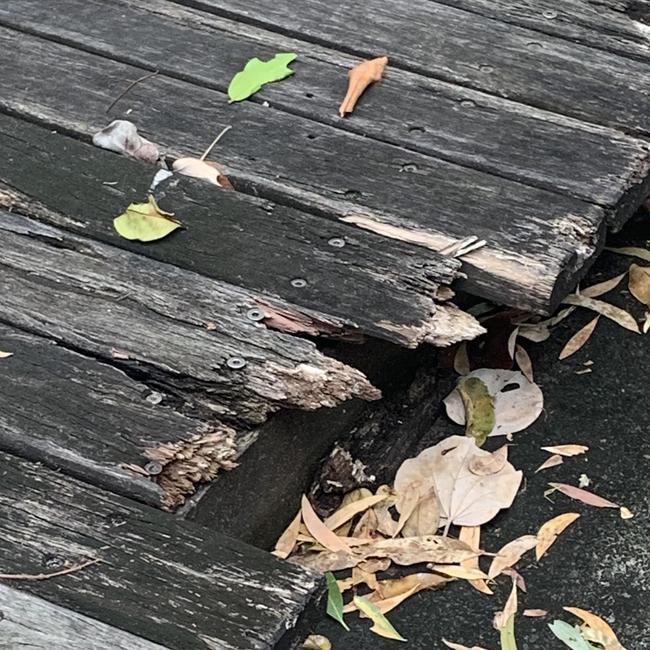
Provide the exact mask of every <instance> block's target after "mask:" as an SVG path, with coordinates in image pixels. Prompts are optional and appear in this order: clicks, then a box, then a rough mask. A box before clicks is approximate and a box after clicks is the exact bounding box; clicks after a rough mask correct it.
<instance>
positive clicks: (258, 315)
mask: <svg viewBox="0 0 650 650" xmlns="http://www.w3.org/2000/svg"><path fill="white" fill-rule="evenodd" d="M246 318H248V320H252V321H254V322H256V323H257V322H259V321H261V320H264V319H265V318H266V314H265V313H264V312H263V311H262V310H261V309H257V308H255V307H254V308H253V309H249V310H248V311H247V312H246Z"/></svg>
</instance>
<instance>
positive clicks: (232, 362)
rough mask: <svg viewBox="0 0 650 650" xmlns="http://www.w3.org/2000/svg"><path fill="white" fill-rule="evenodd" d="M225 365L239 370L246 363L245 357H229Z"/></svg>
mask: <svg viewBox="0 0 650 650" xmlns="http://www.w3.org/2000/svg"><path fill="white" fill-rule="evenodd" d="M226 365H227V366H228V367H229V368H230V369H231V370H241V369H242V368H243V367H244V366H245V365H246V359H242V358H241V357H230V359H228V361H226Z"/></svg>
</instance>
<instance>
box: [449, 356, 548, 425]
mask: <svg viewBox="0 0 650 650" xmlns="http://www.w3.org/2000/svg"><path fill="white" fill-rule="evenodd" d="M469 377H476V378H478V379H480V380H481V381H482V382H483V383H484V384H485V385H486V386H487V389H488V392H489V393H490V395H492V396H493V397H494V416H495V419H496V423H495V425H494V428H493V429H492V433H490V436H500V435H508V434H510V433H516V432H517V431H521V430H523V429H525V428H527V427H528V426H530V425H531V424H532V423H533V422H535V420H537V418H538V417H539V416H540V414H541V413H542V409H543V407H544V396H543V395H542V391H541V390H540V388H539V386H538V385H537V384H534V383H531V382H530V381H528V379H526V377H524V375H523V374H522V373H520V372H518V371H516V370H495V369H492V368H481V369H480V370H474V371H473V372H471V373H470V374H469V375H467V378H469ZM506 387H508V390H507V391H505V392H504V388H506ZM511 387H514V390H510V388H511ZM444 404H445V408H446V409H447V415H448V416H449V417H450V418H451V419H452V420H453V421H454V422H456V424H463V425H464V424H465V406H464V404H463V400H462V398H461V396H460V394H459V392H458V389H457V388H455V389H454V390H453V391H452V392H451V393H450V394H449V395H448V396H447V397H446V398H445V399H444Z"/></svg>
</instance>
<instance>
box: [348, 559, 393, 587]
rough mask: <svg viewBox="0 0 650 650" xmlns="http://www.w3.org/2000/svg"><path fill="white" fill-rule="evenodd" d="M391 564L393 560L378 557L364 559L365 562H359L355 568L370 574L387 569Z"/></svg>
mask: <svg viewBox="0 0 650 650" xmlns="http://www.w3.org/2000/svg"><path fill="white" fill-rule="evenodd" d="M390 565H391V561H390V560H389V559H387V558H380V557H376V558H372V559H370V560H364V561H363V562H359V564H358V565H357V566H356V567H354V569H361V570H362V571H363V572H364V573H367V574H368V573H377V572H379V571H387V570H388V568H389V567H390ZM354 569H352V571H353V572H354ZM375 580H376V578H375ZM368 586H370V585H368Z"/></svg>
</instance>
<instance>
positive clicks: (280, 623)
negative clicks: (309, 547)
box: [0, 452, 322, 650]
mask: <svg viewBox="0 0 650 650" xmlns="http://www.w3.org/2000/svg"><path fill="white" fill-rule="evenodd" d="M0 514H1V516H0V538H2V544H0V566H2V569H3V572H5V573H28V574H39V573H48V572H52V571H55V570H57V569H60V568H63V567H64V566H66V565H68V566H69V565H72V564H75V563H77V562H79V561H81V560H83V559H86V558H99V559H100V560H101V561H100V562H99V563H97V564H94V565H92V566H89V567H86V568H85V569H83V570H80V571H77V572H75V573H70V574H68V575H65V576H60V577H57V578H50V579H48V580H42V581H37V582H35V581H11V583H10V585H11V587H15V588H16V589H20V590H21V591H23V592H25V593H27V594H31V595H32V596H36V597H39V598H42V599H44V600H46V601H50V602H51V603H52V604H53V606H61V607H64V608H65V609H71V610H73V611H76V612H77V613H78V614H79V615H81V616H82V617H84V618H85V617H89V618H90V619H95V621H94V625H95V626H97V628H98V632H100V633H101V631H102V629H105V628H104V626H103V624H106V625H110V626H113V627H115V628H118V630H121V631H122V632H119V633H118V634H117V635H116V642H117V640H123V639H124V638H125V637H127V635H126V634H124V633H129V634H131V635H135V636H136V637H139V639H140V641H139V645H137V644H134V645H130V646H128V647H129V648H138V649H140V648H142V650H154V649H155V648H159V647H160V646H163V647H164V648H170V649H171V648H173V649H174V650H215V649H218V650H270V649H271V648H274V647H276V644H277V643H278V642H281V640H283V639H285V640H286V638H287V635H291V630H292V629H293V627H294V625H295V624H296V621H297V619H298V618H299V617H300V615H301V613H302V612H303V610H304V608H305V606H306V605H307V604H308V603H309V601H310V600H311V599H312V598H313V597H315V596H316V595H318V594H319V593H320V592H321V591H322V578H321V577H320V576H318V575H316V574H313V573H310V572H308V571H305V570H303V569H300V568H298V567H292V566H291V565H288V564H287V563H285V562H280V561H278V560H277V559H275V558H274V557H273V556H271V555H270V554H267V553H265V552H263V551H260V550H258V549H255V548H253V547H250V546H246V545H245V544H242V543H241V542H238V541H235V540H232V539H230V538H228V537H225V536H223V535H219V534H217V533H212V532H210V531H208V530H207V529H205V528H202V527H199V526H196V525H195V524H191V523H188V522H184V521H181V520H173V519H172V518H170V517H169V516H167V515H165V514H164V513H162V512H160V511H157V510H155V509H153V508H147V507H146V506H141V505H139V504H137V503H135V502H133V501H130V500H128V499H125V498H122V497H117V496H115V495H111V494H108V493H106V492H103V491H101V490H98V489H96V488H94V487H91V486H89V485H87V484H84V483H80V482H78V481H76V480H74V479H70V478H68V477H65V476H63V475H61V474H58V473H56V472H52V471H50V470H48V469H46V468H44V467H42V466H41V465H38V464H32V463H29V462H27V461H24V460H19V459H17V458H15V457H12V456H9V455H6V454H4V453H2V452H0ZM1 594H2V592H1V591H0V601H1V600H2V598H3V596H2V595H1ZM31 602H34V601H31ZM40 607H41V609H42V607H44V605H42V604H41V605H40ZM10 612H12V613H11V618H10V621H11V620H15V618H14V617H15V614H14V613H13V609H12V610H10ZM29 615H30V612H29V610H21V613H20V616H21V617H22V619H23V620H24V619H25V617H28V616H29ZM78 621H79V619H78V618H77V620H76V621H75V622H78ZM68 622H69V619H68V621H66V619H65V617H64V618H63V619H62V620H61V621H60V622H59V623H58V627H59V633H60V634H61V633H64V631H63V630H62V629H61V627H62V626H63V625H65V624H66V623H68ZM5 625H6V622H5V621H2V622H0V630H1V634H2V635H3V636H2V640H3V641H5V640H6V636H5V633H6V628H5ZM14 626H15V623H14ZM75 627H76V626H75ZM14 629H15V627H14ZM76 629H77V631H78V632H80V633H82V632H83V627H81V628H78V627H77V628H76ZM52 638H53V639H56V638H57V637H56V635H55V633H53V635H52ZM73 638H74V637H68V636H66V639H67V640H68V641H69V642H70V641H72V639H73ZM101 639H102V637H101V634H98V635H97V640H98V643H99V642H100V641H101ZM145 642H146V643H145ZM282 642H284V641H282ZM12 647H15V646H12ZM37 647H38V646H37ZM47 647H48V648H50V647H53V646H51V645H48V646H47ZM66 647H68V648H72V647H78V648H81V647H83V648H89V649H90V648H95V646H93V645H83V646H82V645H79V646H73V645H67V646H66ZM97 647H99V648H103V647H104V646H102V645H98V646H97ZM111 647H121V646H119V645H112V646H111Z"/></svg>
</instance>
